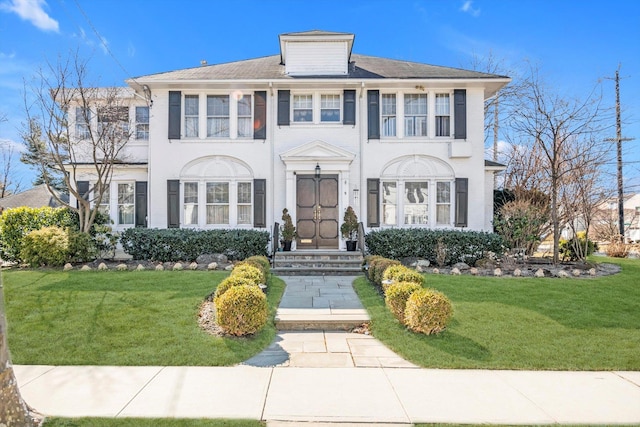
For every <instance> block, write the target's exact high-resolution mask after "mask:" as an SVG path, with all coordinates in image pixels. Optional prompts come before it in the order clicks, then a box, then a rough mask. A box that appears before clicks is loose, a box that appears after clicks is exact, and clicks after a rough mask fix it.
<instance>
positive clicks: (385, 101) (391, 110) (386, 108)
mask: <svg viewBox="0 0 640 427" xmlns="http://www.w3.org/2000/svg"><path fill="white" fill-rule="evenodd" d="M382 114H383V115H385V116H386V115H395V114H396V95H395V94H392V93H386V94H383V95H382Z"/></svg>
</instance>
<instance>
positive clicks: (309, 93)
mask: <svg viewBox="0 0 640 427" xmlns="http://www.w3.org/2000/svg"><path fill="white" fill-rule="evenodd" d="M274 38H275V37H274ZM274 41H275V40H274ZM274 44H275V43H274ZM279 48H280V53H279V54H277V55H273V56H266V57H262V58H255V59H248V60H243V61H237V62H231V63H224V64H217V65H207V64H203V65H202V66H199V67H196V68H187V69H182V70H176V71H169V72H164V73H158V74H152V75H146V76H140V77H136V78H133V79H130V80H128V81H127V85H128V88H125V89H123V91H124V92H126V93H130V96H131V105H130V107H129V111H128V114H129V118H130V121H131V123H132V126H135V128H134V129H135V132H133V133H134V135H133V137H132V139H131V141H130V142H129V143H128V146H127V149H126V156H125V157H124V159H126V160H124V161H123V162H122V164H121V165H118V167H117V168H116V169H115V171H114V174H113V177H112V181H111V184H110V187H109V195H108V196H109V197H107V199H106V200H105V201H104V202H103V204H102V206H101V208H102V209H103V210H105V211H106V212H108V213H109V214H110V215H111V218H112V219H113V220H114V222H115V226H116V228H118V229H122V228H126V227H133V226H139V227H153V228H168V227H169V228H170V227H193V228H198V229H208V228H258V229H267V230H271V229H272V227H273V225H274V223H275V222H281V219H280V218H281V215H282V210H283V208H288V209H289V211H290V213H291V216H292V217H293V220H294V223H295V224H296V226H297V230H298V239H297V242H296V245H295V246H297V248H298V249H314V248H322V249H342V248H344V242H343V241H342V239H340V235H339V226H340V223H341V221H342V216H343V214H344V211H345V209H346V208H347V207H348V206H352V207H353V208H354V209H355V211H356V213H357V214H358V217H359V219H360V220H361V221H362V222H363V224H364V226H365V229H366V230H372V229H379V228H384V227H429V228H445V229H465V230H477V231H479V230H486V231H490V230H491V229H492V225H491V221H492V218H493V174H494V173H496V172H497V171H499V170H501V166H500V165H498V164H495V163H492V162H487V161H485V159H484V108H483V105H484V101H485V100H486V99H488V98H490V97H492V96H494V95H495V94H496V92H497V91H498V90H499V89H500V88H502V87H503V86H505V85H506V84H508V83H509V81H510V79H509V78H508V77H505V76H498V75H492V74H486V73H481V72H476V71H468V70H462V69H457V68H447V67H440V66H434V65H427V64H420V63H413V62H407V61H399V60H394V59H387V58H380V57H375V56H366V55H360V54H356V53H353V49H354V35H353V34H348V33H336V32H325V31H309V32H302V33H288V34H281V35H280V36H279ZM72 119H73V118H72ZM87 125H91V124H87ZM81 130H82V129H81ZM78 170H79V172H80V175H79V180H78V188H79V189H80V188H82V189H83V190H84V191H91V188H92V182H94V180H95V178H94V177H92V176H91V174H90V173H89V170H90V169H87V172H86V174H84V175H83V174H82V166H79V169H78Z"/></svg>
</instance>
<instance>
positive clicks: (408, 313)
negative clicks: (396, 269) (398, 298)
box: [404, 288, 453, 335]
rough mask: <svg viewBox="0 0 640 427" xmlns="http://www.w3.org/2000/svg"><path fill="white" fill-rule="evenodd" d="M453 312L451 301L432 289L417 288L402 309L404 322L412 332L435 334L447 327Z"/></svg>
mask: <svg viewBox="0 0 640 427" xmlns="http://www.w3.org/2000/svg"><path fill="white" fill-rule="evenodd" d="M452 314H453V308H452V307H451V301H449V298H447V297H446V296H445V295H444V294H443V293H441V292H438V291H435V290H433V289H426V288H423V289H419V290H417V291H415V292H414V293H413V294H411V296H410V297H409V299H408V300H407V306H406V307H405V310H404V320H405V324H406V325H407V326H408V327H409V329H411V330H412V331H414V332H421V333H423V334H426V335H431V334H437V333H439V332H442V331H443V330H444V329H445V328H446V327H447V322H448V321H449V319H450V318H451V315H452Z"/></svg>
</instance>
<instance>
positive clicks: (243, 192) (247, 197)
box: [238, 182, 251, 203]
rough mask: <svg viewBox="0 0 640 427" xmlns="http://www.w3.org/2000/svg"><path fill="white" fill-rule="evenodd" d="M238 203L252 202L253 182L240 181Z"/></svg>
mask: <svg viewBox="0 0 640 427" xmlns="http://www.w3.org/2000/svg"><path fill="white" fill-rule="evenodd" d="M238 203H251V183H250V182H239V183H238Z"/></svg>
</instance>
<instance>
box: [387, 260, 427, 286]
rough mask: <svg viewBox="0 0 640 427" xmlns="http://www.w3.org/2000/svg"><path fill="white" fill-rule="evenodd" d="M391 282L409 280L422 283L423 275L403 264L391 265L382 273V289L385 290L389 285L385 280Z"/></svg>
mask: <svg viewBox="0 0 640 427" xmlns="http://www.w3.org/2000/svg"><path fill="white" fill-rule="evenodd" d="M389 280H390V281H392V282H411V283H417V284H418V285H422V283H423V282H424V276H423V275H422V274H420V273H418V272H417V271H415V270H413V269H411V268H409V267H405V266H404V265H392V266H391V267H388V268H387V269H386V270H385V271H384V273H383V274H382V289H384V291H385V292H386V291H387V290H386V288H387V287H388V286H389V285H385V282H386V281H389Z"/></svg>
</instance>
